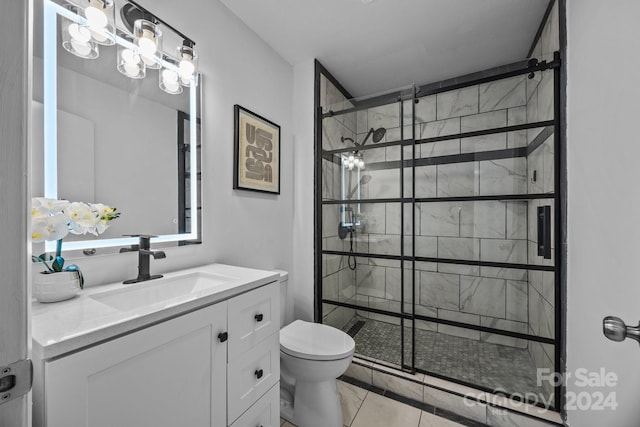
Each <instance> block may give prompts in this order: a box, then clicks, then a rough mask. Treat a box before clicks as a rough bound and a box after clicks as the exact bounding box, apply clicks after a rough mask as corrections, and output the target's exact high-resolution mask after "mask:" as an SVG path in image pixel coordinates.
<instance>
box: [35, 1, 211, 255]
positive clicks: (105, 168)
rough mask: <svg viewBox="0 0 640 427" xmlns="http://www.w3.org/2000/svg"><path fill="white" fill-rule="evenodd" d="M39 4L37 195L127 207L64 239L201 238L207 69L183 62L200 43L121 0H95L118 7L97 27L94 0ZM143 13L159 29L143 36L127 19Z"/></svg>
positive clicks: (77, 244)
mask: <svg viewBox="0 0 640 427" xmlns="http://www.w3.org/2000/svg"><path fill="white" fill-rule="evenodd" d="M36 3H39V7H38V8H37V9H36V15H35V22H36V24H35V28H36V36H35V38H34V88H33V94H34V99H33V114H32V116H33V120H32V123H33V126H32V128H33V150H32V171H33V173H32V194H33V196H44V197H48V198H57V199H67V200H70V201H83V202H90V203H104V204H107V205H110V206H113V207H116V208H117V210H118V212H120V213H121V216H120V218H119V219H118V220H117V221H114V222H113V224H112V225H111V227H110V228H109V229H108V230H106V232H104V233H103V234H102V235H100V236H97V237H96V236H93V235H90V234H88V235H71V234H70V235H68V236H67V237H66V238H65V240H64V245H63V250H64V251H65V252H66V251H70V250H85V251H86V252H85V253H90V252H92V251H91V250H92V249H99V248H118V247H121V246H128V245H131V244H136V243H137V239H136V238H131V237H128V238H127V237H123V236H125V235H128V234H150V235H155V236H158V237H157V238H154V239H152V243H156V244H158V243H160V244H161V246H168V245H181V244H188V243H199V242H200V226H199V224H200V221H199V216H200V206H201V203H200V164H199V159H200V145H201V144H200V90H201V79H200V76H198V75H197V74H196V73H195V72H194V71H193V69H188V70H187V72H189V71H190V72H191V74H188V73H187V74H186V77H184V76H185V74H184V71H185V70H184V68H183V64H182V63H181V62H180V59H181V58H182V57H183V56H182V55H183V52H185V51H189V52H191V54H193V49H194V47H193V45H194V43H193V42H192V41H191V40H189V39H186V38H185V36H184V35H182V34H181V33H179V32H177V30H175V29H173V28H172V27H171V26H170V25H169V24H167V23H165V22H163V21H161V20H159V19H157V20H156V19H155V17H154V16H153V15H149V14H148V12H147V11H146V10H144V9H141V8H140V7H139V6H137V5H136V4H133V3H129V2H127V1H124V0H115V1H113V2H111V0H100V1H98V2H97V3H98V4H99V5H111V6H112V7H113V8H114V13H113V15H112V16H111V17H110V18H109V23H111V20H113V26H112V27H110V26H109V25H106V26H105V27H103V28H102V30H104V32H102V33H101V32H100V31H97V30H96V28H95V27H92V26H91V25H89V24H90V23H91V22H90V21H89V20H90V19H91V18H92V17H93V15H91V14H89V13H88V12H87V10H88V5H90V4H91V5H92V4H93V3H94V2H88V1H86V0H84V1H80V0H77V4H76V3H71V2H63V1H60V2H54V1H51V0H44V1H43V2H36ZM85 8H87V9H85ZM146 19H148V20H149V21H148V22H151V23H152V24H153V25H152V27H153V28H151V31H150V30H149V28H147V27H144V28H143V29H142V30H140V34H142V36H141V35H140V34H138V38H136V34H137V33H136V31H138V28H133V25H132V24H134V23H135V24H136V25H138V24H140V22H142V21H144V22H147V21H146ZM105 22H107V21H105ZM144 22H142V23H143V24H144ZM40 23H41V25H40ZM110 29H111V31H107V30H110ZM145 31H146V32H145ZM154 31H155V33H154ZM150 35H151V40H152V41H153V42H154V43H155V44H154V45H153V49H152V50H153V51H152V50H149V36H150ZM160 35H162V38H161V39H160V37H159V36H160ZM155 36H158V37H157V39H153V37H155ZM143 42H147V44H144V43H143ZM189 49H191V50H189ZM193 58H194V59H195V57H193ZM187 65H188V64H187ZM192 65H193V64H192ZM187 68H188V67H187ZM54 247H55V242H47V243H46V251H47V252H49V251H52V250H53V249H54ZM37 249H40V248H37ZM116 250H117V249H116ZM40 252H42V251H38V250H36V249H35V248H34V253H40ZM98 252H99V253H105V252H114V250H113V249H111V250H106V251H105V250H102V249H99V251H98Z"/></svg>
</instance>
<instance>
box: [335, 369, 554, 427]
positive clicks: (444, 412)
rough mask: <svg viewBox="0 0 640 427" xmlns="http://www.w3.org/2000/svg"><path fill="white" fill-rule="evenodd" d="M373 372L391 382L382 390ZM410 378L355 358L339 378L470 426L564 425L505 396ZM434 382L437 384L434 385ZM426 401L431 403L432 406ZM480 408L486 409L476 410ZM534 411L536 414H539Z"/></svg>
mask: <svg viewBox="0 0 640 427" xmlns="http://www.w3.org/2000/svg"><path fill="white" fill-rule="evenodd" d="M374 372H376V374H375V376H376V377H378V378H383V379H384V378H385V376H386V379H388V380H389V381H391V382H392V383H391V385H389V384H385V385H386V386H385V387H381V386H380V385H378V384H375V383H379V382H380V379H378V380H375V379H374ZM412 377H413V375H411V374H409V373H406V372H402V371H399V370H397V369H394V368H390V367H387V366H384V365H380V364H378V363H375V362H371V361H368V360H364V359H359V358H357V357H354V359H353V362H352V363H351V366H350V367H349V369H348V370H347V372H346V373H345V374H344V375H343V377H342V378H340V379H341V380H343V381H345V382H348V383H350V384H353V385H356V386H358V387H361V388H364V389H366V390H369V391H371V392H374V393H376V394H380V395H384V396H385V397H388V398H390V399H394V400H397V401H399V402H402V403H405V404H407V405H410V406H413V407H416V408H419V409H421V410H423V411H425V412H428V413H431V414H435V415H437V416H440V417H443V418H446V419H449V420H451V421H453V422H457V423H459V424H462V425H465V426H469V427H478V426H487V425H491V426H494V427H511V426H514V425H518V426H522V427H524V426H526V427H559V426H564V425H565V424H564V423H563V422H562V419H561V416H560V414H559V413H557V412H554V411H551V410H545V409H543V408H540V407H537V406H534V405H528V404H525V403H523V402H519V401H514V400H512V399H509V398H507V397H504V396H499V395H494V394H491V393H486V392H484V391H481V390H477V389H472V388H470V387H465V386H461V385H459V384H456V383H451V382H450V381H446V380H441V379H439V378H434V377H430V376H428V375H425V380H420V379H418V378H412ZM429 381H431V382H429ZM434 382H435V383H437V384H433V383H434ZM403 383H404V386H406V388H405V387H404V386H403ZM394 384H395V386H394ZM398 386H399V387H398ZM416 386H418V387H420V386H422V387H423V388H422V391H423V394H422V400H417V399H416V398H415V397H417V396H415V389H416ZM427 389H428V393H429V395H430V397H429V398H427V397H426V394H427ZM410 390H413V393H411V392H410ZM402 391H406V393H404V394H403V393H402ZM429 400H431V403H430V402H429ZM482 406H484V407H485V408H486V409H484V408H483V409H484V410H483V409H480V408H478V407H482ZM465 412H466V413H465ZM532 412H533V413H532ZM535 412H539V414H536V413H535ZM465 415H466V416H465Z"/></svg>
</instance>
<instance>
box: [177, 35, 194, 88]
mask: <svg viewBox="0 0 640 427" xmlns="http://www.w3.org/2000/svg"><path fill="white" fill-rule="evenodd" d="M178 56H179V59H180V63H179V64H178V72H179V73H180V83H181V84H182V85H183V86H186V87H189V85H190V84H191V80H192V79H193V78H194V73H195V71H196V67H197V63H198V54H196V52H195V51H194V50H193V43H192V42H190V41H185V42H184V44H183V45H182V46H180V47H179V48H178Z"/></svg>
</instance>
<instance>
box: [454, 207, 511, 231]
mask: <svg viewBox="0 0 640 427" xmlns="http://www.w3.org/2000/svg"><path fill="white" fill-rule="evenodd" d="M458 205H460V237H480V238H493V239H500V238H504V237H505V234H506V220H507V219H506V218H507V207H506V205H505V203H503V202H500V201H486V202H463V203H458Z"/></svg>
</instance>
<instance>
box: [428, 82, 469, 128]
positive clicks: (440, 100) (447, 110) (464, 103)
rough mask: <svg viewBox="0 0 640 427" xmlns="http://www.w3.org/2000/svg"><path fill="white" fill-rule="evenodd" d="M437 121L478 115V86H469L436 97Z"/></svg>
mask: <svg viewBox="0 0 640 427" xmlns="http://www.w3.org/2000/svg"><path fill="white" fill-rule="evenodd" d="M436 97H437V100H436V104H437V118H438V120H442V119H448V118H450V117H459V116H467V115H470V114H478V86H470V87H466V88H462V89H458V90H453V91H449V92H443V93H439V94H437V95H436Z"/></svg>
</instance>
